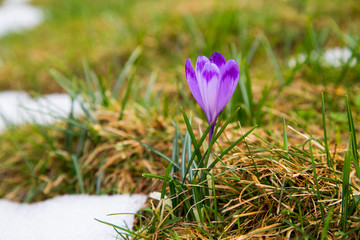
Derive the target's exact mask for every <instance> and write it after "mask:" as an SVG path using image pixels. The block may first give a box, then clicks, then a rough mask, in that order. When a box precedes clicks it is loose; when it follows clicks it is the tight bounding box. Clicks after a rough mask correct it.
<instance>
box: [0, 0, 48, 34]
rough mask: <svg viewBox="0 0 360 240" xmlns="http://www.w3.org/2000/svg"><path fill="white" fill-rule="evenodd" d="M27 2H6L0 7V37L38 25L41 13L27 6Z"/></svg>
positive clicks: (18, 0)
mask: <svg viewBox="0 0 360 240" xmlns="http://www.w3.org/2000/svg"><path fill="white" fill-rule="evenodd" d="M28 2H29V1H28V0H6V1H4V2H3V4H2V5H1V6H0V37H2V36H4V35H6V34H8V33H12V32H21V31H23V30H26V29H30V28H33V27H35V26H37V25H39V24H40V23H41V22H42V21H43V19H44V15H43V12H42V11H41V10H40V9H38V8H36V7H33V6H31V5H29V4H28Z"/></svg>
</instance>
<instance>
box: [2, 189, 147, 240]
mask: <svg viewBox="0 0 360 240" xmlns="http://www.w3.org/2000/svg"><path fill="white" fill-rule="evenodd" d="M145 201H146V196H145V195H131V196H130V195H127V194H124V195H113V196H107V195H101V196H90V195H64V196H59V197H55V198H52V199H49V200H46V201H42V202H38V203H32V204H24V203H15V202H11V201H8V200H4V199H2V200H1V199H0V213H1V217H0V239H4V240H5V239H6V240H20V239H26V240H45V239H46V240H99V239H101V240H115V239H116V235H117V233H116V232H115V230H114V229H113V228H112V227H110V226H108V225H105V224H103V223H100V222H98V221H96V220H95V218H96V219H99V220H102V221H105V222H110V223H112V224H115V225H117V226H122V227H125V228H126V226H128V227H129V228H130V229H131V228H132V225H133V221H134V216H133V215H132V214H133V213H136V212H137V211H139V210H140V208H141V207H142V206H143V205H144V203H145ZM112 213H130V214H120V215H113V216H107V214H112Z"/></svg>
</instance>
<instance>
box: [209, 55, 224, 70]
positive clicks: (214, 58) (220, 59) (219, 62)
mask: <svg viewBox="0 0 360 240" xmlns="http://www.w3.org/2000/svg"><path fill="white" fill-rule="evenodd" d="M209 60H210V62H212V63H214V64H216V66H217V67H218V68H219V70H220V72H221V70H222V68H223V66H224V65H225V64H226V60H225V58H224V56H223V55H221V54H220V53H218V52H214V53H213V55H211V57H210V58H209Z"/></svg>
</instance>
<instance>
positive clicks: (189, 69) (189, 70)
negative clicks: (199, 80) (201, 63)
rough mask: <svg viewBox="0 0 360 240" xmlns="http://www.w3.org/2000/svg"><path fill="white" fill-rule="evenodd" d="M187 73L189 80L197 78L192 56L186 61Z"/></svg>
mask: <svg viewBox="0 0 360 240" xmlns="http://www.w3.org/2000/svg"><path fill="white" fill-rule="evenodd" d="M185 75H186V78H187V79H188V80H189V78H196V77H195V71H194V68H193V66H192V64H191V60H190V58H187V59H186V63H185Z"/></svg>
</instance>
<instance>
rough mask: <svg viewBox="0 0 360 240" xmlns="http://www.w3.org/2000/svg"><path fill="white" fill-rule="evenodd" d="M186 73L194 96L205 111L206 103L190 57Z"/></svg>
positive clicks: (187, 61)
mask: <svg viewBox="0 0 360 240" xmlns="http://www.w3.org/2000/svg"><path fill="white" fill-rule="evenodd" d="M185 74H186V79H187V82H188V85H189V88H190V91H191V93H192V95H193V96H194V98H195V100H196V102H197V103H198V104H199V105H200V107H201V108H202V109H203V110H204V111H205V105H204V102H203V98H202V96H201V92H200V89H199V84H198V81H197V77H196V74H195V71H194V68H193V66H192V64H191V61H190V59H189V58H188V59H186V64H185Z"/></svg>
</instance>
